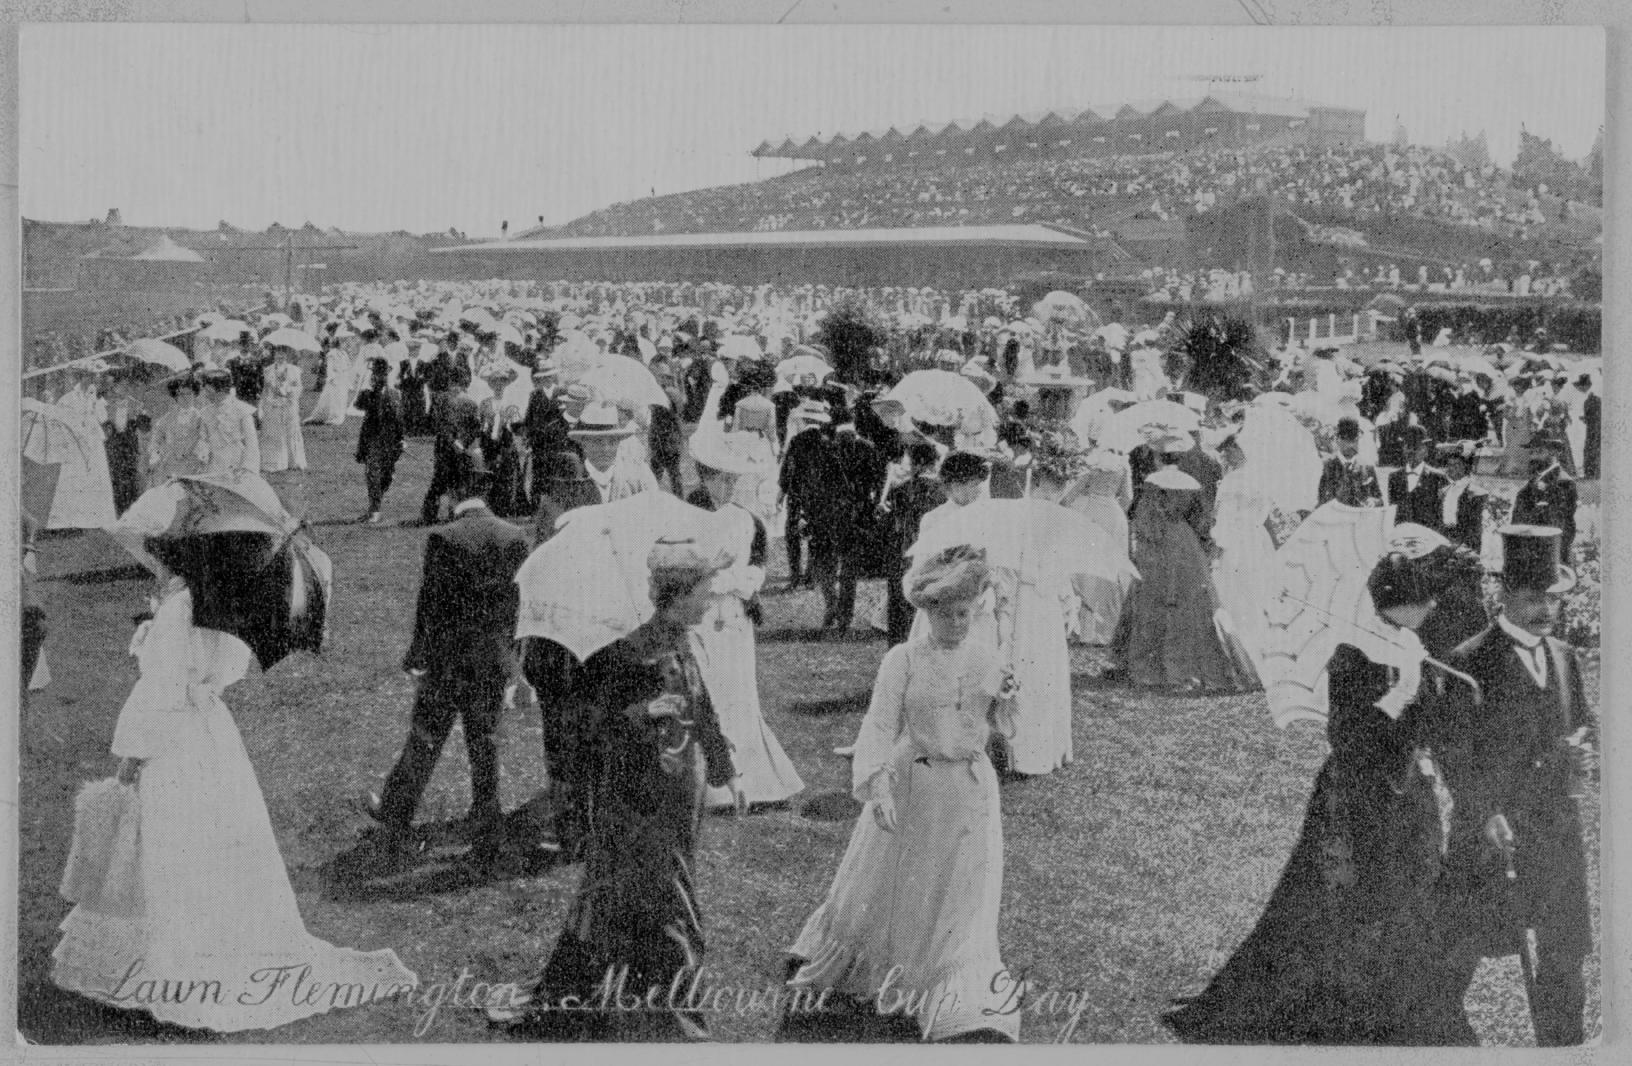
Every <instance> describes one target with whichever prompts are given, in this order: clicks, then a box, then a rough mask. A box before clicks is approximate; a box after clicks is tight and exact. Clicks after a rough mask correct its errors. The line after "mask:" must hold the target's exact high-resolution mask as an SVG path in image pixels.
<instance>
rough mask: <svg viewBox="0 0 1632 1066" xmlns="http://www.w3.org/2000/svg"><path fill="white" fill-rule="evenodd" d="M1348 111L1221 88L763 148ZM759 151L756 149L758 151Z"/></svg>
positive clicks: (814, 148) (777, 151) (815, 148)
mask: <svg viewBox="0 0 1632 1066" xmlns="http://www.w3.org/2000/svg"><path fill="white" fill-rule="evenodd" d="M1316 108H1325V109H1327V110H1335V111H1348V112H1354V113H1358V114H1364V111H1365V109H1364V108H1350V107H1330V106H1329V105H1325V104H1316V103H1311V102H1309V101H1294V100H1288V99H1284V98H1280V97H1273V96H1257V95H1254V94H1252V93H1232V92H1217V93H1209V94H1208V95H1206V96H1200V97H1196V96H1187V97H1168V98H1164V99H1154V100H1135V101H1131V102H1128V103H1123V104H1120V105H1105V104H1096V105H1092V106H1088V107H1082V108H1054V109H1051V110H1046V111H1022V112H1004V113H1001V114H986V115H982V116H981V117H980V118H978V119H952V120H921V121H918V122H911V123H905V124H901V125H896V126H889V127H885V128H880V129H873V130H866V131H862V132H858V133H853V134H845V133H835V134H832V135H830V136H828V137H825V138H824V137H819V136H812V137H810V138H809V139H808V140H806V141H805V142H804V143H803V144H800V145H797V146H795V144H794V142H793V140H792V138H789V139H788V140H786V141H784V143H783V144H782V146H781V147H779V148H775V149H770V148H769V147H768V146H769V142H766V145H764V146H762V147H765V148H767V150H768V151H769V152H770V153H771V154H786V153H788V151H789V149H796V152H797V153H803V152H812V151H819V150H820V149H822V148H824V147H843V146H845V145H850V144H868V143H871V142H874V141H888V142H891V143H893V142H895V141H897V140H901V141H910V142H917V141H925V140H929V139H932V138H937V137H945V138H949V139H950V138H959V137H964V136H967V135H970V134H975V135H981V136H985V135H989V134H992V133H997V132H1003V133H1008V134H1023V133H1024V132H1026V131H1027V130H1028V129H1035V128H1047V127H1053V126H1064V125H1074V126H1083V127H1093V126H1101V125H1105V124H1107V123H1111V122H1116V121H1122V122H1133V121H1138V120H1140V119H1147V118H1169V117H1173V116H1176V115H1185V114H1197V115H1201V114H1242V115H1276V116H1281V117H1285V118H1308V117H1309V112H1310V111H1311V110H1312V109H1316ZM757 152H758V149H756V153H757Z"/></svg>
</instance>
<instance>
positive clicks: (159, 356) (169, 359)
mask: <svg viewBox="0 0 1632 1066" xmlns="http://www.w3.org/2000/svg"><path fill="white" fill-rule="evenodd" d="M124 355H125V357H126V358H128V359H134V360H136V361H137V362H141V363H147V364H150V365H152V366H162V367H163V368H164V369H166V370H176V371H180V370H186V369H187V368H188V367H190V366H192V365H193V361H192V360H191V359H189V358H188V357H187V353H186V352H184V351H182V350H181V349H180V348H177V347H176V346H175V345H173V344H166V343H165V342H164V341H161V340H156V339H154V338H152V337H143V338H142V339H141V340H139V341H134V342H132V343H131V345H130V347H128V348H126V349H125V351H124Z"/></svg>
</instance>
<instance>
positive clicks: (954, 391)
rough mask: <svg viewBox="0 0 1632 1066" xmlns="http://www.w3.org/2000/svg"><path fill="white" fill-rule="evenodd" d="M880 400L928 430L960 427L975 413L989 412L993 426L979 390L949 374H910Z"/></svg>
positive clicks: (938, 372) (916, 372) (992, 418)
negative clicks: (890, 403)
mask: <svg viewBox="0 0 1632 1066" xmlns="http://www.w3.org/2000/svg"><path fill="white" fill-rule="evenodd" d="M881 399H882V400H884V401H894V402H896V403H898V404H900V405H901V406H902V407H903V408H905V410H906V414H907V417H909V418H911V419H913V420H914V421H917V422H924V423H926V424H928V425H932V426H956V425H960V424H961V423H962V422H963V420H964V418H965V416H966V415H968V414H970V413H975V412H979V413H987V412H991V421H992V422H993V423H995V422H996V413H995V412H993V411H992V405H991V401H989V400H987V399H986V397H985V395H984V394H983V393H982V392H981V391H980V386H978V385H976V384H975V383H974V382H973V381H970V380H969V379H968V378H966V377H964V376H963V375H962V374H954V373H953V372H951V371H950V370H914V371H913V372H912V373H910V374H908V375H907V376H906V377H904V378H902V379H901V380H900V381H899V382H898V383H897V384H896V386H895V387H894V388H892V389H891V390H890V391H889V392H887V393H885V394H884V396H883V397H882V398H881Z"/></svg>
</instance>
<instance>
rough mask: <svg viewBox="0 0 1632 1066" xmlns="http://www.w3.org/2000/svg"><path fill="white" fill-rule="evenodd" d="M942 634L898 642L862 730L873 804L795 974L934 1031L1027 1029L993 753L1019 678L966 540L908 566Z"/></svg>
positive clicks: (856, 779)
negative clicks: (1017, 996) (998, 645)
mask: <svg viewBox="0 0 1632 1066" xmlns="http://www.w3.org/2000/svg"><path fill="white" fill-rule="evenodd" d="M906 580H907V594H908V599H909V600H910V601H911V602H912V603H913V604H914V605H916V606H917V607H919V608H920V609H921V610H923V611H925V612H926V613H927V614H928V615H929V617H930V627H931V628H930V632H929V634H928V635H926V636H920V637H914V638H912V639H910V640H908V641H907V642H906V643H904V644H898V645H896V646H895V647H893V648H891V649H890V650H889V652H888V653H887V654H886V655H885V656H884V662H883V664H882V665H881V666H880V667H879V671H878V679H877V681H876V682H875V683H874V686H873V698H872V703H871V705H870V706H869V707H868V710H867V717H866V718H865V719H864V720H863V722H862V725H861V732H860V734H859V735H858V736H857V738H856V748H855V760H854V763H853V765H852V770H851V781H852V790H853V795H854V796H855V798H856V799H858V800H860V801H862V802H863V803H864V804H865V806H864V807H863V808H862V812H861V816H860V817H859V818H858V819H857V821H856V827H855V830H854V831H853V832H852V833H851V836H850V845H849V847H848V848H847V849H846V851H845V853H844V859H843V860H842V861H841V862H840V863H839V869H838V873H837V875H836V876H835V877H834V879H833V885H832V887H831V888H830V889H829V890H828V894H827V899H826V900H825V901H824V902H823V903H822V905H821V906H820V907H819V908H817V910H816V912H815V913H814V914H812V915H811V916H810V918H809V920H808V921H806V923H805V926H804V929H803V931H801V933H800V934H799V937H798V939H797V940H796V941H795V942H794V944H793V946H792V947H791V948H789V949H788V950H789V954H790V955H791V956H792V966H790V969H792V970H793V974H792V977H791V979H790V980H789V982H788V983H789V985H790V986H791V987H792V988H794V989H809V990H811V992H813V993H815V992H819V990H823V989H833V990H834V992H835V993H837V994H839V995H841V996H847V997H853V998H855V999H857V1000H861V1001H865V1002H868V1003H871V1004H873V1005H874V1007H875V1008H876V1009H878V1010H879V1011H880V1012H881V1013H884V1014H910V1015H912V1016H914V1017H915V1020H916V1021H917V1024H918V1028H919V1031H920V1033H921V1034H922V1036H923V1038H924V1039H925V1040H947V1039H952V1038H958V1037H963V1038H969V1037H973V1036H975V1035H976V1034H981V1035H985V1034H988V1033H990V1034H992V1035H995V1036H998V1037H999V1038H1002V1039H1006V1040H1018V1039H1019V1035H1020V1015H1019V1013H1018V1012H1016V1011H1013V1010H1012V1009H1007V1005H1006V1003H1005V1001H1006V1000H1007V999H1008V993H1009V992H1010V991H1012V988H1005V987H1004V985H1003V981H1004V977H1003V975H1004V973H1005V967H1004V965H1003V959H1002V955H1001V953H1000V951H999V949H998V942H997V919H998V909H999V906H1000V904H1001V901H1002V892H1003V825H1002V816H1001V811H1000V809H999V804H998V785H997V775H996V773H995V772H994V771H993V769H992V764H991V762H990V761H989V760H988V759H987V756H986V744H987V741H988V739H989V738H990V736H991V733H992V731H993V728H994V727H995V728H997V729H998V730H999V731H1006V730H1008V729H1009V728H1010V727H1011V724H1012V711H1011V707H1010V700H1011V699H1012V697H1013V695H1014V688H1015V684H1014V680H1013V678H1012V677H1009V676H1007V675H1006V674H1005V673H1004V672H1003V671H1002V669H1001V667H1000V666H999V664H998V660H997V658H996V655H995V653H994V650H993V649H992V648H991V647H990V646H989V645H988V644H986V643H985V642H983V641H980V640H977V639H973V638H972V637H971V635H970V630H971V624H972V622H973V621H974V619H975V615H976V614H977V611H978V608H977V606H976V604H977V601H978V600H979V599H980V597H981V596H982V594H983V593H984V591H985V588H986V584H987V580H988V572H987V569H986V565H985V562H984V558H983V556H982V554H981V553H980V552H977V551H975V550H973V549H971V548H967V547H959V548H950V549H948V550H946V551H944V552H941V553H938V554H937V555H935V556H932V557H931V558H930V559H928V560H926V561H924V562H923V563H920V564H919V565H918V566H916V567H915V568H914V569H913V572H912V573H911V574H909V575H908V577H907V579H906Z"/></svg>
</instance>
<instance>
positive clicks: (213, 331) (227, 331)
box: [198, 318, 253, 343]
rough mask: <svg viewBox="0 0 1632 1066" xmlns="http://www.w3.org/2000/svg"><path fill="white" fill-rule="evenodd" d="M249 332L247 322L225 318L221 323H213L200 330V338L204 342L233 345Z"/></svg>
mask: <svg viewBox="0 0 1632 1066" xmlns="http://www.w3.org/2000/svg"><path fill="white" fill-rule="evenodd" d="M247 330H249V324H248V323H247V322H240V321H239V320H238V319H236V318H223V319H221V320H220V321H219V322H211V323H210V324H209V325H207V326H205V327H204V328H203V329H201V330H199V331H198V336H199V338H200V339H202V340H207V341H226V342H228V343H232V342H236V341H237V340H238V338H239V336H240V335H242V334H243V333H244V332H245V331H247ZM251 332H253V331H251Z"/></svg>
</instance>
